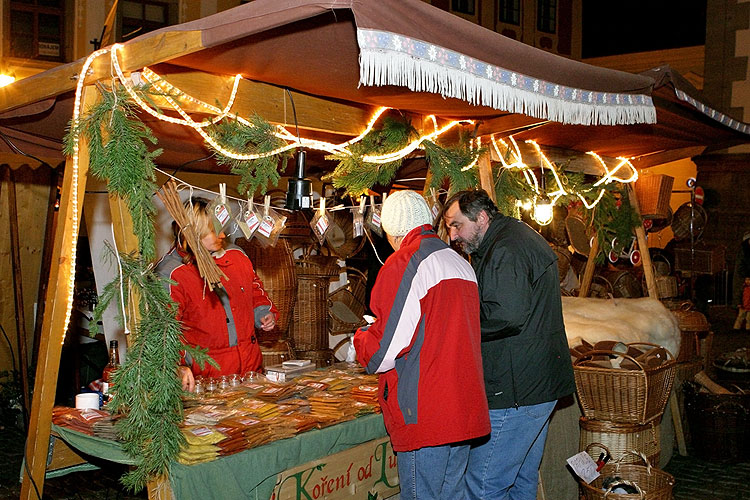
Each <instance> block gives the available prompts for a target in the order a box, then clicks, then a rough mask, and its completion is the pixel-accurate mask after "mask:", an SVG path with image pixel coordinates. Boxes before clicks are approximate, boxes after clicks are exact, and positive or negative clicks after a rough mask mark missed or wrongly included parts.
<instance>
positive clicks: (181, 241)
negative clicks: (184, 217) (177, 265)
mask: <svg viewBox="0 0 750 500" xmlns="http://www.w3.org/2000/svg"><path fill="white" fill-rule="evenodd" d="M208 204H209V201H208V200H207V199H205V198H198V197H194V198H190V199H189V200H187V201H186V202H185V203H184V206H185V210H186V211H187V212H188V217H190V219H191V220H192V221H193V222H192V223H193V227H194V229H195V234H196V235H197V236H198V240H202V239H203V238H205V237H206V236H207V235H208V234H209V233H212V232H214V228H213V223H212V222H211V214H209V213H208ZM172 231H173V232H174V241H175V246H176V247H178V248H180V249H182V251H183V252H185V257H183V259H182V260H183V262H184V263H185V264H188V263H190V262H192V261H193V259H194V258H195V254H194V252H193V249H192V248H190V245H188V243H187V240H186V239H185V237H184V236H183V235H182V229H180V226H178V225H177V223H176V222H172Z"/></svg>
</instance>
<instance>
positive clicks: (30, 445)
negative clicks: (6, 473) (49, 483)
mask: <svg viewBox="0 0 750 500" xmlns="http://www.w3.org/2000/svg"><path fill="white" fill-rule="evenodd" d="M98 95H99V92H98V91H97V90H96V88H95V87H86V88H85V89H84V92H83V108H82V109H83V110H86V109H88V108H89V107H91V106H92V105H93V104H94V103H95V102H96V100H97V98H98ZM88 170H89V150H88V146H87V145H86V144H85V143H84V142H83V141H82V142H81V144H80V146H79V160H78V172H73V161H72V160H68V161H67V162H66V165H65V173H64V178H63V187H62V195H61V199H60V211H59V222H58V224H57V227H56V229H55V240H54V241H55V243H54V249H53V251H52V262H53V265H52V267H51V269H50V274H49V280H48V288H47V291H48V294H47V298H46V300H45V315H44V322H43V324H42V339H43V341H42V342H41V344H40V346H39V363H38V364H37V367H36V378H35V381H34V397H33V399H32V403H31V419H30V422H29V429H28V436H27V440H26V465H27V468H24V470H23V472H22V483H21V497H20V498H21V500H36V499H37V496H41V495H42V494H43V488H44V471H45V469H46V467H47V451H48V449H49V437H50V426H51V423H52V406H53V405H54V403H55V392H56V389H57V375H58V371H59V368H60V354H61V352H62V344H63V339H64V337H65V330H66V329H67V326H68V325H67V321H68V314H67V308H68V307H69V305H70V304H68V296H69V292H70V289H69V287H70V275H71V273H73V272H75V263H74V262H73V245H74V244H75V243H76V241H77V239H78V234H74V226H75V224H74V219H77V220H80V216H81V213H82V212H81V207H82V206H83V197H84V193H85V191H86V175H87V174H88ZM74 174H76V175H74ZM76 176H77V186H76V185H74V183H75V182H76ZM74 197H75V198H76V199H77V203H74V201H73V200H74Z"/></svg>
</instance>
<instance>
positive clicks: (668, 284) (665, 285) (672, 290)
mask: <svg viewBox="0 0 750 500" xmlns="http://www.w3.org/2000/svg"><path fill="white" fill-rule="evenodd" d="M654 280H655V281H656V293H657V294H658V296H659V298H660V299H668V298H670V297H676V296H677V278H676V277H674V276H654Z"/></svg>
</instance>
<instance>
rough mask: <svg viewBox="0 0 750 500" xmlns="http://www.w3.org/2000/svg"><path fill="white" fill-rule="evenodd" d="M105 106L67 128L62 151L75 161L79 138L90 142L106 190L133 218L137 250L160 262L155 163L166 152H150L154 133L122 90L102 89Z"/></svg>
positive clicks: (91, 157)
mask: <svg viewBox="0 0 750 500" xmlns="http://www.w3.org/2000/svg"><path fill="white" fill-rule="evenodd" d="M99 89H100V91H101V95H102V101H101V102H100V103H98V104H96V105H95V106H93V107H92V108H91V109H90V110H89V111H88V112H87V113H86V114H84V115H82V116H81V117H80V118H79V121H78V123H72V120H71V124H70V126H69V127H68V133H67V134H66V136H65V140H64V141H65V145H64V150H63V152H64V153H65V155H67V156H72V155H73V153H74V146H75V143H76V138H78V137H80V138H81V139H85V140H86V141H87V142H88V148H89V169H90V170H91V173H92V174H93V175H94V176H96V177H97V178H99V179H103V180H106V181H107V190H108V191H109V192H110V193H114V194H116V195H118V196H120V197H121V198H122V199H124V200H125V203H126V204H127V207H128V211H129V212H130V216H131V218H132V219H133V232H134V233H135V235H136V237H137V238H138V250H139V252H140V254H141V255H142V256H143V257H144V258H145V259H147V260H151V259H153V258H154V257H156V245H155V242H154V241H155V236H154V234H155V233H154V217H155V216H156V208H155V207H154V203H153V201H152V197H153V194H154V192H155V191H156V184H155V180H156V177H155V174H154V168H155V165H154V158H156V157H157V156H159V155H160V154H161V152H162V150H161V149H155V150H153V151H149V149H148V147H147V145H146V143H147V142H150V143H151V144H156V138H155V137H154V135H153V132H152V131H151V129H149V128H148V127H147V126H146V125H144V124H143V122H141V121H140V120H139V119H138V116H137V114H136V111H137V110H138V109H139V108H138V106H137V105H135V104H134V103H133V102H132V101H130V98H129V96H128V95H127V93H126V92H125V90H124V89H123V88H122V86H121V85H119V84H117V85H115V86H114V88H105V87H104V86H99Z"/></svg>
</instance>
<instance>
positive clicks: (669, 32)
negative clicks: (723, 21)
mask: <svg viewBox="0 0 750 500" xmlns="http://www.w3.org/2000/svg"><path fill="white" fill-rule="evenodd" d="M705 40H706V0H651V1H647V0H631V1H617V0H583V57H584V58H586V57H599V56H610V55H616V54H627V53H630V52H643V51H648V50H659V49H673V48H677V47H690V46H693V45H703V44H704V43H705Z"/></svg>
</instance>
